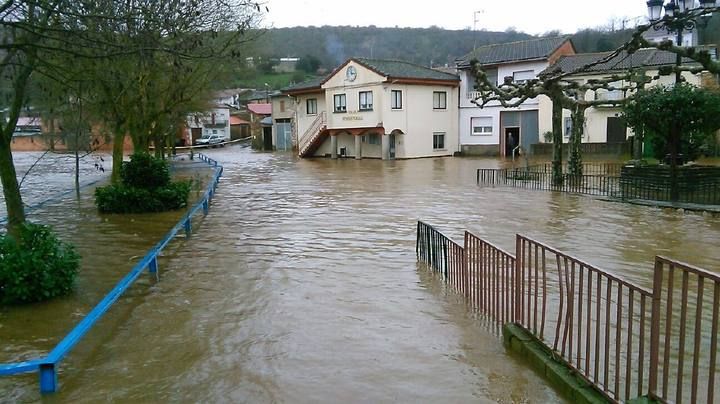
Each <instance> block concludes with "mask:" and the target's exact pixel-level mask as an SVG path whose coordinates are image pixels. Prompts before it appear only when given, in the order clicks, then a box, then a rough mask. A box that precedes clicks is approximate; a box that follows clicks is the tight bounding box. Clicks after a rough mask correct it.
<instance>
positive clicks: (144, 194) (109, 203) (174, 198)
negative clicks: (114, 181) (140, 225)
mask: <svg viewBox="0 0 720 404" xmlns="http://www.w3.org/2000/svg"><path fill="white" fill-rule="evenodd" d="M191 184H192V183H191V182H190V181H179V182H173V183H170V184H168V185H167V186H164V187H161V188H156V189H153V190H148V189H143V188H133V187H127V186H124V185H108V186H106V187H99V188H97V189H95V204H96V205H97V207H98V209H99V210H100V212H102V213H153V212H164V211H168V210H177V209H181V208H184V207H185V206H187V200H188V196H189V195H190V188H192V186H191Z"/></svg>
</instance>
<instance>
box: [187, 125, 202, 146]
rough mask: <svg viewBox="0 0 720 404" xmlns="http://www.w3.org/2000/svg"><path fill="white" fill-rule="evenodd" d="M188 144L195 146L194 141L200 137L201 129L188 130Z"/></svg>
mask: <svg viewBox="0 0 720 404" xmlns="http://www.w3.org/2000/svg"><path fill="white" fill-rule="evenodd" d="M190 137H192V139H190V143H192V144H195V141H196V140H198V139H200V137H202V128H192V129H190Z"/></svg>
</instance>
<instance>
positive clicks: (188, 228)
mask: <svg viewBox="0 0 720 404" xmlns="http://www.w3.org/2000/svg"><path fill="white" fill-rule="evenodd" d="M183 227H185V237H190V234H192V222H191V221H190V218H189V217H188V218H187V219H185V223H184V224H183Z"/></svg>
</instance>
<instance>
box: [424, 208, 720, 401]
mask: <svg viewBox="0 0 720 404" xmlns="http://www.w3.org/2000/svg"><path fill="white" fill-rule="evenodd" d="M417 252H418V257H419V258H420V259H421V260H422V261H424V262H425V263H427V264H428V266H429V267H430V268H432V269H433V270H435V271H438V272H440V273H441V274H443V276H444V279H446V280H447V281H448V282H449V283H450V285H451V286H452V287H454V288H455V289H456V290H457V291H458V292H459V293H461V294H462V295H463V296H464V297H465V298H466V300H467V302H468V304H469V305H470V306H471V307H472V308H473V309H474V310H477V311H478V312H479V313H481V314H483V315H486V316H487V318H488V319H489V320H491V321H492V322H493V323H494V324H497V325H502V324H505V323H509V322H513V323H516V324H519V325H521V326H523V327H524V328H525V329H527V330H528V331H529V332H531V333H532V334H533V335H535V336H536V337H537V338H538V339H539V340H540V341H542V342H543V343H544V344H545V345H547V346H548V348H550V349H552V350H553V351H554V352H555V353H556V354H557V355H559V356H561V357H562V358H563V359H564V361H565V362H566V363H567V364H568V365H569V366H571V367H572V368H573V369H574V370H575V371H576V372H577V374H578V375H580V376H581V377H582V378H584V379H585V380H587V381H588V382H589V383H592V384H593V385H594V386H595V387H596V388H597V389H598V390H599V391H600V392H602V393H603V394H604V395H605V396H606V397H607V398H608V399H610V400H612V401H616V402H621V401H627V400H629V399H632V398H636V397H640V396H648V397H651V398H654V399H657V400H659V401H661V402H669V401H672V402H675V403H682V402H692V403H701V402H706V403H713V402H714V398H715V397H718V396H720V392H718V389H719V388H720V386H719V383H716V375H717V373H718V363H717V351H718V331H719V330H718V321H719V317H720V275H718V274H715V273H712V272H709V271H706V270H703V269H701V268H697V267H693V266H691V265H688V264H683V263H680V262H677V261H673V260H670V259H667V258H664V257H656V260H655V268H654V273H653V277H652V278H650V276H648V283H649V284H650V283H652V289H648V288H646V287H643V286H640V285H636V284H633V283H631V282H628V281H626V280H624V279H622V278H621V277H619V276H617V275H614V274H612V273H611V272H608V271H606V270H602V269H600V268H597V267H595V266H593V265H592V264H589V263H587V262H584V261H582V260H579V259H577V258H574V257H572V256H570V255H568V254H566V253H563V252H561V251H559V250H557V249H555V248H552V247H550V246H548V245H546V244H543V243H541V242H539V241H536V240H533V239H531V238H528V237H525V236H521V235H517V236H516V244H515V254H514V255H513V254H511V253H509V252H507V251H504V250H503V249H501V248H499V247H497V246H495V245H493V244H492V243H489V242H487V241H485V240H482V239H481V238H479V237H477V236H476V235H474V234H472V233H469V232H465V237H464V245H463V246H460V245H459V244H458V243H455V242H453V241H452V240H451V239H450V238H449V237H447V236H445V235H443V234H442V233H441V232H439V231H438V230H436V229H435V228H433V227H432V226H430V225H427V224H425V223H423V222H419V223H418V243H417ZM648 272H649V273H648V275H650V271H648Z"/></svg>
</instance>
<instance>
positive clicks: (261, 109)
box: [248, 104, 272, 115]
mask: <svg viewBox="0 0 720 404" xmlns="http://www.w3.org/2000/svg"><path fill="white" fill-rule="evenodd" d="M248 109H249V110H250V112H252V113H253V114H258V115H271V114H272V104H248Z"/></svg>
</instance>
